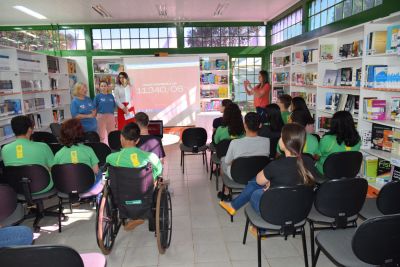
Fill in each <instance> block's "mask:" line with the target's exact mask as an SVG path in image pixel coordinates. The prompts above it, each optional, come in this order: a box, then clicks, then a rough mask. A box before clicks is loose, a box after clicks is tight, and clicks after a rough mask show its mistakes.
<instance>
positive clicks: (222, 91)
mask: <svg viewBox="0 0 400 267" xmlns="http://www.w3.org/2000/svg"><path fill="white" fill-rule="evenodd" d="M218 97H220V98H227V97H228V87H226V86H220V87H218Z"/></svg>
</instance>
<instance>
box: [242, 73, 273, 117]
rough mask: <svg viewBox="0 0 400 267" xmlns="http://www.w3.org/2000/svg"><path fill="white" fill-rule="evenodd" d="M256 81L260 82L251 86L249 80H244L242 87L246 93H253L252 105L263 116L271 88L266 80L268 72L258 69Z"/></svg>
mask: <svg viewBox="0 0 400 267" xmlns="http://www.w3.org/2000/svg"><path fill="white" fill-rule="evenodd" d="M258 81H259V82H260V83H259V84H257V85H256V86H254V87H251V85H250V82H249V80H246V81H244V89H245V90H246V93H247V95H254V106H255V108H256V111H257V113H258V114H259V115H260V116H261V117H262V118H263V117H264V114H265V107H266V106H267V105H268V104H269V92H270V90H271V86H270V85H269V81H268V72H266V71H265V70H262V71H260V73H259V74H258Z"/></svg>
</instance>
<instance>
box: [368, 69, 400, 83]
mask: <svg viewBox="0 0 400 267" xmlns="http://www.w3.org/2000/svg"><path fill="white" fill-rule="evenodd" d="M366 86H367V87H368V88H400V66H388V65H367V66H366Z"/></svg>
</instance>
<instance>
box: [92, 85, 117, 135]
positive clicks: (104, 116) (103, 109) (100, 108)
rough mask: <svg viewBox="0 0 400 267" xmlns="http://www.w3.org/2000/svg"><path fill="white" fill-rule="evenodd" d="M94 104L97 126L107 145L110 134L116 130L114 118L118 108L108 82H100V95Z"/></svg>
mask: <svg viewBox="0 0 400 267" xmlns="http://www.w3.org/2000/svg"><path fill="white" fill-rule="evenodd" d="M94 103H95V105H96V110H97V125H98V131H99V135H100V141H101V142H103V143H106V142H107V137H108V134H109V133H110V132H111V131H114V130H115V129H116V128H115V117H114V111H115V108H116V104H115V99H114V96H113V95H112V94H110V93H109V92H108V83H107V82H106V81H101V82H100V94H97V95H96V97H95V99H94Z"/></svg>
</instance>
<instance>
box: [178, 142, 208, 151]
mask: <svg viewBox="0 0 400 267" xmlns="http://www.w3.org/2000/svg"><path fill="white" fill-rule="evenodd" d="M179 148H180V149H181V151H183V152H188V153H191V152H193V148H192V147H190V146H185V145H184V144H180V145H179ZM206 150H207V146H206V145H204V146H201V147H199V150H198V151H199V152H202V151H206Z"/></svg>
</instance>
